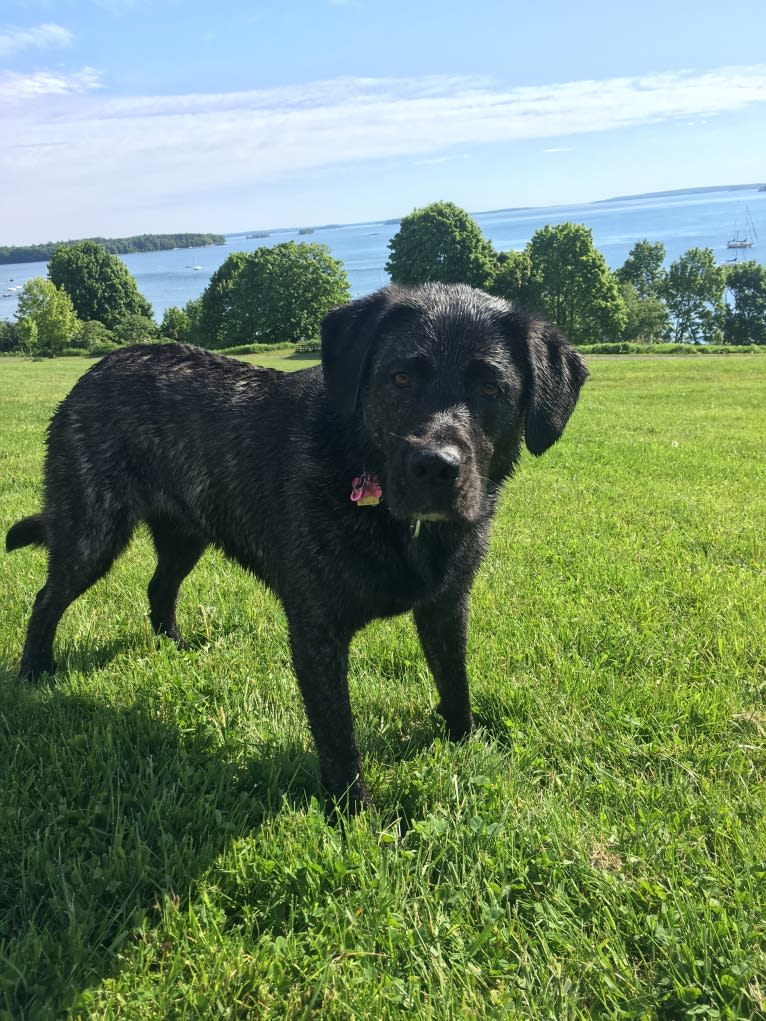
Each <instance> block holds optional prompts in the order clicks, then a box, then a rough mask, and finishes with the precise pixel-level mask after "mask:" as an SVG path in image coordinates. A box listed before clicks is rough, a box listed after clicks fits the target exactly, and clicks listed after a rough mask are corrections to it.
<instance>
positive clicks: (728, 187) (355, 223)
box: [226, 181, 766, 238]
mask: <svg viewBox="0 0 766 1021" xmlns="http://www.w3.org/2000/svg"><path fill="white" fill-rule="evenodd" d="M713 191H716V192H721V191H766V183H764V182H761V181H756V182H755V183H754V184H711V185H703V186H702V187H698V188H672V189H670V190H669V191H647V192H641V193H639V194H637V195H614V196H612V197H611V198H608V199H592V200H591V201H590V202H557V203H554V204H552V205H546V206H498V207H497V208H496V209H471V210H468V212H469V215H470V216H488V215H490V214H492V213H524V212H528V211H531V210H535V209H560V208H562V207H564V208H565V207H567V206H570V205H571V206H598V205H604V204H606V203H608V202H638V201H640V200H641V199H653V198H658V199H659V198H672V197H673V196H674V195H703V194H705V193H706V192H713ZM399 223H401V217H399V216H395V217H391V218H387V219H384V220H380V219H379V220H352V221H351V222H350V223H331V224H322V225H319V226H313V227H310V228H303V230H304V231H306V230H312V231H318V230H331V229H339V228H341V227H366V226H368V225H370V226H375V227H378V226H380V225H381V224H382V225H384V226H391V225H396V224H399ZM290 232H295V233H299V230H298V228H297V227H295V226H292V225H291V226H283V227H269V228H263V229H256V228H253V229H251V230H249V231H247V230H232V231H227V232H226V237H227V238H240V237H252V236H253V235H256V234H263V235H264V236H266V235H268V236H270V235H272V234H287V233H290Z"/></svg>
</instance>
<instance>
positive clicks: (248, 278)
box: [199, 241, 350, 347]
mask: <svg viewBox="0 0 766 1021" xmlns="http://www.w3.org/2000/svg"><path fill="white" fill-rule="evenodd" d="M349 298H350V289H349V284H348V278H347V276H346V272H345V270H344V269H343V264H342V263H341V262H339V261H338V260H337V259H333V258H332V256H331V255H330V250H329V249H328V248H327V246H326V245H320V244H317V243H316V242H312V243H310V244H296V243H295V242H294V241H288V242H286V243H284V244H281V245H275V246H274V247H273V248H267V247H263V248H256V250H255V251H254V252H249V253H244V252H234V253H232V255H230V256H229V258H228V259H227V260H226V262H225V263H224V264H223V266H221V267H220V269H219V270H218V271H217V272H216V273H214V274H213V277H212V278H211V281H210V284H209V286H208V288H207V289H206V290H205V292H204V293H203V295H202V303H201V314H200V319H199V323H200V329H201V330H202V332H203V335H204V336H205V339H204V341H203V343H205V345H206V346H208V347H235V346H237V345H238V344H252V343H262V344H277V343H279V344H281V343H295V342H297V341H300V340H310V339H314V338H316V337H318V336H319V324H320V323H321V321H322V319H323V317H324V316H325V315H326V314H327V312H329V311H330V309H332V308H335V306H336V305H341V304H343V302H345V301H348V300H349Z"/></svg>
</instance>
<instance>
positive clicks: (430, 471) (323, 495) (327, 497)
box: [7, 285, 587, 810]
mask: <svg viewBox="0 0 766 1021" xmlns="http://www.w3.org/2000/svg"><path fill="white" fill-rule="evenodd" d="M322 363H323V365H322V367H321V368H320V367H317V368H310V369H304V370H302V371H300V372H295V373H289V374H283V373H279V372H275V371H271V370H268V369H262V368H253V367H251V366H249V365H246V364H244V363H243V362H239V361H234V360H232V359H228V358H223V357H221V356H218V355H215V354H211V353H210V352H207V351H203V350H199V349H196V348H191V347H185V346H182V345H177V344H168V345H161V346H143V347H142V346H139V347H132V348H128V349H126V350H121V351H116V352H115V353H113V354H110V355H108V356H107V357H105V358H104V359H103V360H102V361H100V362H99V363H98V364H97V365H96V366H94V367H93V368H92V369H91V370H90V371H89V372H87V373H86V374H85V375H84V376H83V377H82V378H81V379H80V380H79V382H78V383H77V384H76V385H75V387H74V388H73V390H72V392H71V393H70V394H69V396H68V397H67V398H66V399H65V400H64V401H63V402H62V403H61V405H60V406H59V408H58V410H57V411H56V413H55V415H54V416H53V419H52V421H51V424H50V429H49V436H48V455H47V461H46V469H45V500H44V510H43V512H42V514H38V515H33V516H31V517H28V518H25V519H23V520H22V521H20V522H18V523H17V524H15V525H14V526H13V527H12V528H11V529H10V531H9V532H8V537H7V548H8V549H9V550H11V549H16V548H18V547H21V546H25V545H29V544H31V543H38V544H43V545H46V546H47V548H48V577H47V581H46V583H45V585H44V587H43V588H42V589H41V590H40V592H39V593H38V595H37V598H36V600H35V604H34V608H33V611H32V617H31V620H30V623H29V630H28V634H27V640H26V645H25V648H24V652H23V656H22V661H21V673H22V675H32V676H34V675H39V674H43V673H45V672H51V671H52V669H53V660H52V646H53V639H54V635H55V631H56V627H57V625H58V622H59V620H60V618H61V615H62V614H63V612H64V610H65V609H66V607H67V606H68V605H69V604H70V603H71V602H72V601H73V600H74V599H76V598H77V597H78V596H79V595H81V594H82V593H83V592H84V591H85V590H86V589H87V588H88V587H89V586H90V585H92V584H93V583H94V582H95V581H96V580H97V579H98V578H100V577H101V576H102V575H104V574H105V573H106V572H107V571H108V570H109V568H110V566H111V565H112V563H113V561H114V559H115V558H116V557H117V556H118V555H119V554H120V553H121V552H122V550H123V549H124V548H125V546H126V545H127V543H128V540H129V539H130V536H131V534H132V532H133V530H134V529H135V527H136V525H137V524H138V523H139V522H140V521H145V522H146V523H147V524H148V526H149V529H150V531H151V534H152V537H153V539H154V545H155V548H156V551H157V568H156V571H155V573H154V576H153V577H152V579H151V581H150V583H149V590H148V591H149V605H150V613H151V621H152V624H153V626H154V629H155V631H156V632H157V633H160V634H166V635H169V636H170V637H171V638H173V639H175V640H176V641H177V642H179V643H180V641H181V636H180V633H179V630H178V624H177V623H176V598H177V595H178V589H179V586H180V584H181V582H182V580H183V579H184V577H185V576H186V575H187V574H188V573H189V571H191V570H192V568H193V567H194V565H195V563H196V562H197V560H198V559H199V557H200V556H201V555H202V553H203V551H204V550H205V548H206V547H207V546H208V545H210V544H212V545H215V546H218V547H219V548H220V549H222V550H223V551H224V552H225V553H227V554H228V555H229V556H230V557H231V558H232V559H234V560H236V561H237V562H238V563H240V564H242V565H243V566H244V567H246V568H247V569H249V570H250V571H252V572H253V574H255V575H256V576H257V577H259V578H260V579H262V580H263V581H264V582H265V583H266V584H267V585H268V586H269V587H270V588H271V589H273V591H274V592H276V593H277V594H278V596H279V597H280V599H281V600H282V603H283V604H284V608H285V611H286V614H287V619H288V622H289V632H290V641H291V647H292V655H293V664H294V667H295V672H296V675H297V678H298V683H299V685H300V689H301V692H302V695H303V700H304V703H305V706H306V712H307V715H308V719H309V723H310V726H311V730H312V733H313V736H314V739H315V741H316V745H317V749H318V752H319V759H320V766H321V774H322V782H323V785H324V787H325V789H326V790H327V792H328V794H329V795H330V796H331V797H332V798H333V799H336V800H337V801H339V802H341V803H342V804H345V805H347V806H348V807H349V808H350V809H352V810H355V809H357V808H359V807H360V806H361V805H363V804H365V803H366V802H367V800H368V794H367V790H366V787H365V784H364V780H363V777H362V763H361V756H360V752H359V749H358V746H357V742H356V737H355V734H354V727H353V720H352V715H351V706H350V702H349V694H348V685H347V679H346V671H347V657H348V647H349V642H350V640H351V637H352V636H353V634H354V633H355V632H356V631H357V630H359V629H360V628H361V627H362V626H363V625H365V624H366V623H367V622H368V621H370V620H372V619H373V618H375V617H386V616H390V615H392V614H398V613H403V612H405V611H408V610H412V611H413V613H414V617H415V623H416V625H417V629H418V633H419V635H420V639H421V643H422V646H423V650H424V652H425V655H426V659H427V661H428V664H429V666H430V668H431V670H432V672H433V675H434V678H435V681H436V686H437V688H438V691H439V696H440V702H439V711H440V712H441V714H442V715H443V717H444V719H445V721H446V724H447V727H448V729H449V732H450V734H451V735H452V736H453V737H455V738H459V737H462V736H463V735H465V734H467V733H468V732H469V731H470V730H471V729H472V727H473V719H472V716H471V708H470V704H469V694H468V678H467V675H466V663H465V647H466V632H467V622H468V601H469V593H470V589H471V585H472V582H473V578H474V575H475V573H476V570H477V568H478V566H479V564H480V562H481V560H482V557H483V556H484V553H485V550H486V547H487V540H488V535H489V527H490V522H491V519H492V516H493V514H494V511H495V505H496V500H497V496H498V493H499V489H500V486H501V485H502V483H503V482H504V481H505V480H506V479H507V478H508V477H509V476H510V475H511V473H512V471H513V467H514V465H515V463H516V461H517V459H518V456H519V449H520V444H521V442H522V439H523V440H524V441H525V442H526V445H527V446H528V448H529V449H530V450H531V451H532V452H533V453H535V454H540V453H542V452H543V451H544V450H546V449H547V448H548V447H549V446H550V445H551V444H552V443H553V442H554V441H555V440H556V439H557V438H558V437H559V436H560V435H561V432H562V430H563V428H564V426H565V424H566V422H567V420H568V418H569V416H570V414H571V413H572V410H573V408H574V406H575V403H576V401H577V396H578V393H579V390H580V387H581V385H582V383H583V382H584V380H585V377H586V375H587V372H586V369H585V367H584V365H583V362H582V360H581V359H580V357H579V355H578V354H577V353H576V352H575V351H574V350H573V349H572V348H571V347H570V346H569V345H568V344H567V343H566V342H565V341H564V340H563V338H562V337H561V336H560V335H559V334H558V333H557V332H556V331H555V330H554V329H553V328H552V327H550V326H548V325H547V324H545V323H543V322H541V321H540V320H537V319H534V318H530V317H527V316H525V315H523V314H521V313H518V312H516V311H514V310H513V309H512V307H511V306H510V305H508V304H507V303H505V302H503V301H501V300H499V299H496V298H491V297H490V296H488V295H486V294H484V293H482V292H480V291H476V290H472V289H471V288H468V287H465V286H461V285H456V286H444V285H432V286H428V287H423V288H418V289H414V290H407V289H400V288H387V289H385V290H382V291H379V292H377V293H376V294H373V295H370V296H369V297H367V298H363V299H361V300H359V301H356V302H353V303H352V304H350V305H346V306H343V307H341V308H339V309H336V310H335V311H333V312H331V313H330V314H329V315H328V316H327V317H326V319H325V321H324V323H323V327H322ZM363 470H366V471H368V472H374V473H377V474H378V475H379V477H380V480H381V484H382V487H383V494H384V496H383V502H382V503H381V504H380V505H379V506H377V507H359V506H356V505H355V504H353V503H352V502H351V501H350V499H349V494H350V490H351V482H352V479H353V478H354V477H355V476H358V475H359V474H360V473H361V472H362V471H363ZM417 521H420V522H421V525H420V530H419V534H418V535H417V537H413V532H414V531H415V528H416V522H417Z"/></svg>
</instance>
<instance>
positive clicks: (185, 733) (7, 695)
mask: <svg viewBox="0 0 766 1021" xmlns="http://www.w3.org/2000/svg"><path fill="white" fill-rule="evenodd" d="M122 645H123V643H122V642H119V641H118V642H115V643H114V644H113V647H112V646H110V647H108V648H105V649H104V650H102V652H101V653H100V654H97V655H96V656H95V657H94V658H92V659H91V661H90V663H89V666H90V667H97V666H98V665H102V664H103V663H106V662H108V661H109V660H110V659H111V658H112V657H113V656H114V655H116V654H117V652H119V651H120V650H121V648H122ZM74 659H76V657H72V658H71V659H70V660H69V662H70V664H71V665H74V664H73V660H74ZM15 674H16V667H15V664H14V665H10V664H7V663H6V664H0V756H1V761H0V833H1V834H2V837H1V839H0V1016H5V1015H4V1014H3V1011H7V1012H8V1014H7V1016H9V1017H14V1018H24V1017H33V1016H34V1017H38V1016H39V1017H43V1016H45V1017H47V1016H51V1017H54V1016H60V1015H61V1014H64V1013H66V1012H67V1010H69V1009H71V1008H72V1006H73V1005H74V1004H75V1003H76V1001H77V998H78V996H79V995H80V994H81V993H82V992H83V990H85V989H87V988H88V987H92V986H93V985H95V984H98V983H99V982H100V981H102V980H103V979H104V978H106V977H108V976H110V975H113V974H115V973H116V972H118V971H119V968H120V961H121V957H122V955H123V954H124V953H126V952H129V949H130V946H131V945H132V943H133V941H134V940H135V939H136V938H137V933H138V930H139V927H140V926H144V928H145V927H146V925H147V924H149V925H150V926H154V925H159V924H160V921H161V916H162V909H163V904H164V903H166V902H167V900H168V898H170V899H171V900H172V901H173V902H174V903H176V904H181V905H183V904H184V903H186V902H189V901H191V900H193V899H194V897H195V894H196V886H197V884H198V883H200V882H202V881H203V877H204V873H205V872H206V870H208V869H209V868H210V867H211V866H212V865H213V864H214V862H215V860H216V859H217V858H218V857H219V856H220V855H221V854H222V853H223V852H224V851H225V850H226V849H227V847H229V846H230V845H231V843H232V842H234V841H236V840H238V839H240V838H242V837H246V836H250V837H251V836H253V835H254V834H257V832H258V830H259V828H260V827H261V825H262V824H263V822H264V821H265V820H266V819H269V818H273V817H275V816H277V815H278V814H279V813H280V812H282V811H285V810H287V811H290V810H300V809H302V808H305V807H306V805H307V804H308V803H309V802H310V800H311V799H312V798H313V797H316V798H317V799H319V800H320V801H321V799H322V793H321V788H320V785H319V779H318V765H317V761H316V756H315V755H314V754H313V753H307V752H306V750H305V748H304V747H303V746H302V745H300V744H285V743H284V742H276V741H275V742H270V743H265V744H261V745H260V746H258V747H256V748H254V749H253V751H252V754H250V753H248V752H247V751H246V752H245V754H244V755H243V753H242V749H241V747H239V746H231V747H229V746H227V744H226V741H225V738H224V741H223V743H222V741H221V736H220V734H217V733H215V732H214V731H213V730H212V728H211V726H210V720H209V718H208V716H207V715H203V716H202V717H201V718H200V721H199V722H198V723H196V722H195V723H194V724H193V725H189V724H188V722H187V723H186V724H185V725H184V726H183V727H182V726H181V725H180V724H179V722H178V720H177V719H176V717H175V716H174V714H173V707H172V705H170V706H166V705H164V704H157V703H154V702H152V701H150V700H149V699H146V700H144V701H138V702H136V703H135V704H133V705H131V706H127V707H125V706H115V705H111V704H108V703H106V702H104V701H103V700H102V699H99V698H98V697H95V696H89V695H83V694H76V693H72V692H67V691H65V690H63V689H62V688H60V687H58V686H57V685H56V683H55V682H54V681H52V680H49V679H43V681H42V682H41V683H39V684H36V685H35V684H29V683H27V682H24V681H19V680H18V679H17V678H16V676H15ZM388 712H389V713H390V709H389V710H388ZM365 716H366V717H367V719H370V718H372V719H374V720H376V721H377V724H376V725H373V726H372V727H371V728H369V730H367V731H366V733H365V734H364V738H363V740H364V743H365V745H366V747H365V752H366V754H367V756H368V757H370V758H372V759H377V760H379V761H381V762H397V761H398V762H402V761H407V760H409V759H412V758H415V757H416V756H417V755H418V754H419V752H420V751H421V750H422V749H424V748H426V747H427V746H428V745H430V744H431V743H432V742H433V740H434V737H435V736H436V735H437V734H438V733H439V730H440V728H439V726H438V724H437V723H435V721H434V717H433V715H432V714H430V713H429V712H428V710H426V709H424V710H423V711H422V713H421V712H419V711H415V710H413V711H412V713H410V714H405V716H401V715H399V716H397V717H396V719H392V718H390V715H387V712H386V706H384V705H382V704H381V706H380V707H378V711H377V712H376V707H375V706H367V707H366V709H365ZM381 720H382V721H383V725H382V726H381V725H380V721H381ZM401 793H402V794H403V795H404V797H403V799H402V801H401V802H399V799H397V803H398V808H397V812H398V814H399V815H400V816H401V815H402V814H403V816H404V817H405V818H404V828H405V829H406V828H407V827H408V825H409V820H410V819H411V818H413V817H415V816H417V815H419V814H420V812H421V810H422V792H420V793H419V792H418V791H416V790H414V789H413V790H412V791H411V792H408V793H405V792H404V791H402V792H401ZM264 922H265V919H264Z"/></svg>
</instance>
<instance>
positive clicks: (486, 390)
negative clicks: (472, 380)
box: [481, 383, 500, 401]
mask: <svg viewBox="0 0 766 1021" xmlns="http://www.w3.org/2000/svg"><path fill="white" fill-rule="evenodd" d="M481 393H482V397H488V398H489V399H490V400H491V401H494V400H495V399H496V398H497V397H498V395H499V393H500V387H498V386H496V385H495V384H494V383H482V384H481Z"/></svg>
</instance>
